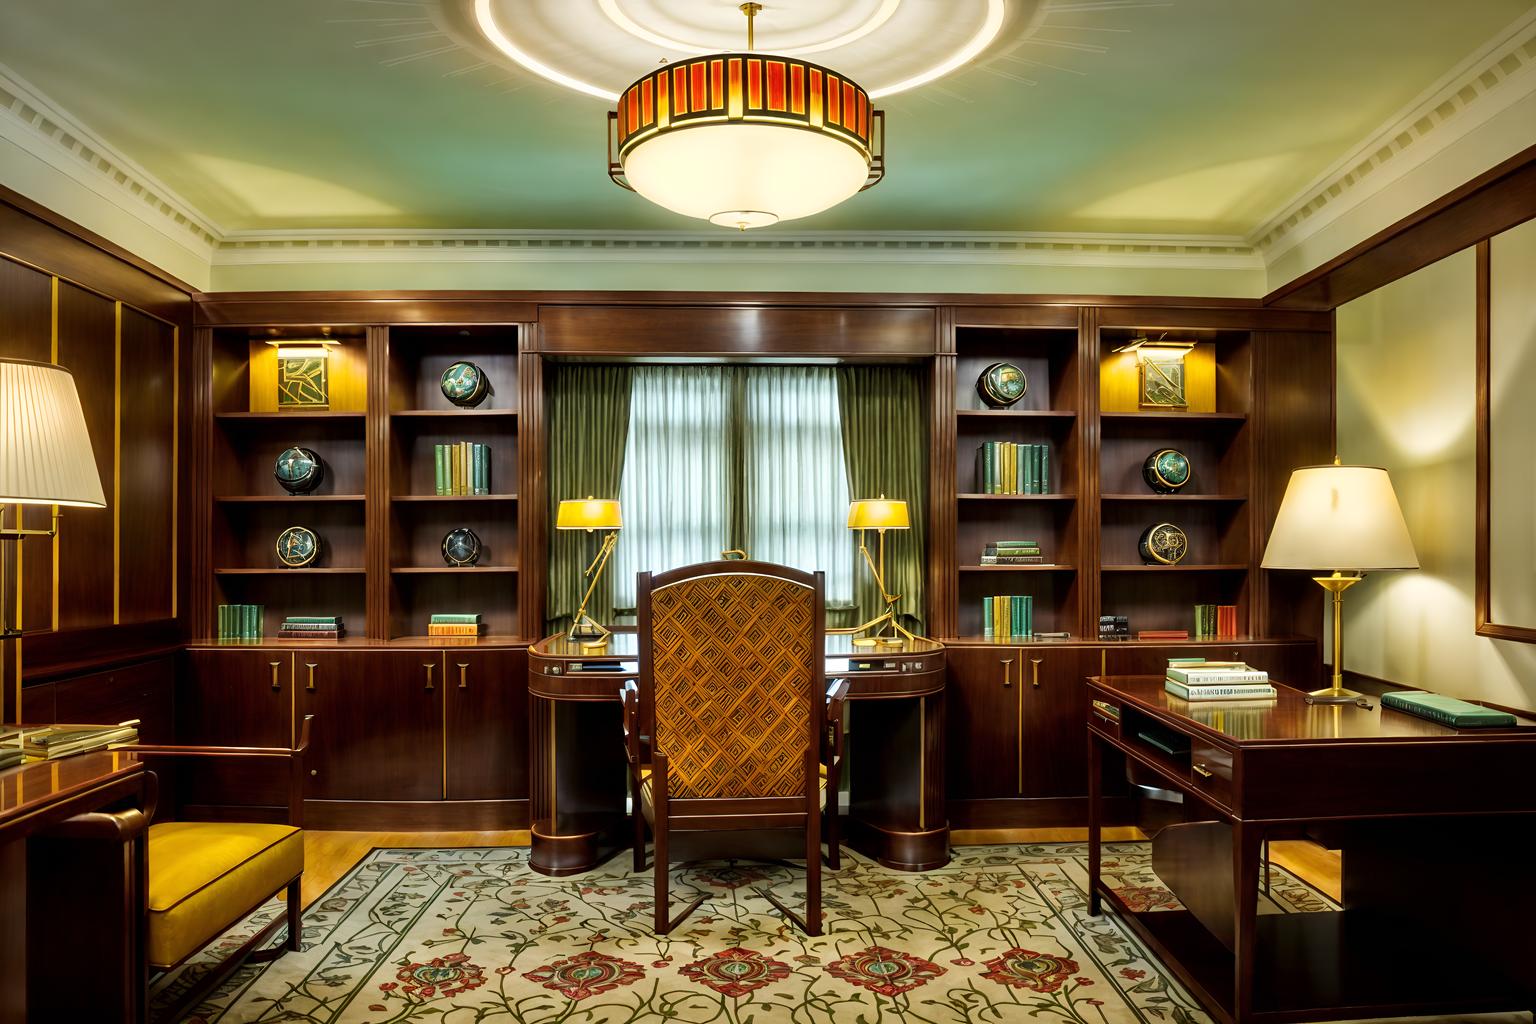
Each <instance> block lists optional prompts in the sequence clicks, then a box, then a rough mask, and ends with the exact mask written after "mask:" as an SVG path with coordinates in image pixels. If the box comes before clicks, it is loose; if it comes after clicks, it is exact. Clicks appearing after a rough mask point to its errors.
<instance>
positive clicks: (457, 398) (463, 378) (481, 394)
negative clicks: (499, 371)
mask: <svg viewBox="0 0 1536 1024" xmlns="http://www.w3.org/2000/svg"><path fill="white" fill-rule="evenodd" d="M439 384H440V385H441V387H442V389H443V397H444V398H446V399H448V401H450V402H452V403H453V404H454V405H458V406H463V407H464V408H466V409H472V408H474V407H475V406H477V405H479V404H480V403H481V402H483V401H485V398H486V396H487V395H489V394H490V393H491V384H490V381H488V380H486V378H485V371H484V370H482V369H480V367H478V366H476V365H475V364H474V363H471V362H468V361H464V360H461V361H459V362H457V363H454V364H453V365H452V366H450V367H448V369H446V370H444V371H443V376H442V379H441V380H440V381H439Z"/></svg>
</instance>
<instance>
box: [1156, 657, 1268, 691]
mask: <svg viewBox="0 0 1536 1024" xmlns="http://www.w3.org/2000/svg"><path fill="white" fill-rule="evenodd" d="M1163 689H1165V690H1167V691H1168V692H1169V693H1171V694H1173V695H1174V696H1175V697H1181V698H1183V699H1184V700H1190V701H1196V700H1272V699H1274V696H1275V688H1274V687H1273V686H1271V685H1270V684H1269V673H1268V672H1265V671H1263V670H1262V669H1256V668H1249V667H1248V666H1247V665H1246V664H1245V663H1243V662H1241V661H1206V660H1205V659H1204V658H1169V659H1168V678H1167V679H1166V680H1164V682H1163Z"/></svg>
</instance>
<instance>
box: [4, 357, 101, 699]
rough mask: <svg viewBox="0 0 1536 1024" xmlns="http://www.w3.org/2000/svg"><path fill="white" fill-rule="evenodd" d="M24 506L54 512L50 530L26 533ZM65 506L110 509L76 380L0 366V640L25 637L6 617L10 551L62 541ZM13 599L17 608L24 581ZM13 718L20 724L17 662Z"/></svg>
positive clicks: (52, 371) (20, 364)
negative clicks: (11, 518) (11, 512)
mask: <svg viewBox="0 0 1536 1024" xmlns="http://www.w3.org/2000/svg"><path fill="white" fill-rule="evenodd" d="M10 505H15V506H16V525H15V526H12V527H7V526H6V525H5V513H6V508H7V506H10ZM27 505H49V506H52V508H53V513H52V517H51V519H50V520H49V523H48V529H46V530H36V529H32V530H29V529H27V528H26V523H25V521H24V519H23V515H22V513H23V512H24V511H25V506H27ZM60 506H69V507H76V508H106V506H107V499H106V496H105V495H104V494H103V493H102V490H101V476H100V475H99V474H98V473H97V471H96V456H95V454H94V453H93V452H92V451H91V435H90V433H89V432H88V431H87V430H86V426H85V412H84V411H83V410H82V409H81V408H80V395H79V392H77V391H76V390H75V378H74V376H73V375H72V374H71V373H70V372H69V371H68V370H66V369H64V367H62V366H57V365H55V364H53V363H35V362H32V361H30V360H27V359H0V639H5V640H9V639H13V638H17V637H20V636H21V635H22V628H21V627H22V623H21V621H20V609H19V608H18V611H17V622H16V625H15V626H14V627H12V626H11V625H10V623H9V622H8V620H7V617H6V609H5V586H4V583H3V581H4V579H5V575H6V561H7V549H8V548H9V547H10V546H12V545H17V544H20V543H21V542H22V541H23V540H25V539H26V538H28V537H57V536H58V532H59V508H60ZM18 566H19V563H18ZM18 572H19V568H18ZM16 593H17V598H18V604H19V603H20V595H21V583H20V580H18V581H17V586H16ZM0 672H3V667H0ZM14 711H15V715H16V721H21V718H22V715H21V656H20V655H19V654H18V655H17V658H16V696H15V705H14Z"/></svg>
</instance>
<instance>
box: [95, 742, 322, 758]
mask: <svg viewBox="0 0 1536 1024" xmlns="http://www.w3.org/2000/svg"><path fill="white" fill-rule="evenodd" d="M110 749H111V750H112V751H114V752H116V751H119V750H121V751H125V752H127V753H130V754H142V755H152V756H155V757H245V758H258V757H271V758H282V759H287V758H290V757H292V756H293V754H294V752H293V751H292V750H290V749H289V748H287V747H189V746H177V745H175V744H150V743H127V744H124V745H123V746H121V747H111V748H110Z"/></svg>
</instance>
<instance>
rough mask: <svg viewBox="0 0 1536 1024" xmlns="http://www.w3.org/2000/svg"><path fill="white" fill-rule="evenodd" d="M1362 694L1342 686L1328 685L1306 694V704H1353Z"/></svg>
mask: <svg viewBox="0 0 1536 1024" xmlns="http://www.w3.org/2000/svg"><path fill="white" fill-rule="evenodd" d="M1362 696H1364V694H1361V693H1357V692H1355V691H1354V690H1348V689H1345V688H1344V687H1342V686H1330V687H1328V688H1327V689H1323V690H1313V691H1312V692H1311V693H1309V694H1307V703H1308V704H1353V703H1354V702H1355V701H1357V700H1359V699H1360V698H1361V697H1362Z"/></svg>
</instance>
